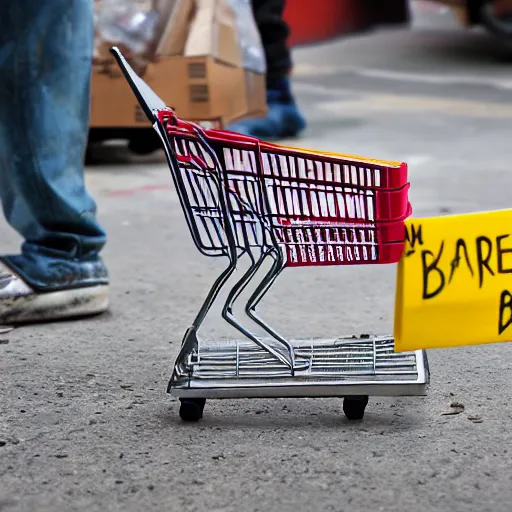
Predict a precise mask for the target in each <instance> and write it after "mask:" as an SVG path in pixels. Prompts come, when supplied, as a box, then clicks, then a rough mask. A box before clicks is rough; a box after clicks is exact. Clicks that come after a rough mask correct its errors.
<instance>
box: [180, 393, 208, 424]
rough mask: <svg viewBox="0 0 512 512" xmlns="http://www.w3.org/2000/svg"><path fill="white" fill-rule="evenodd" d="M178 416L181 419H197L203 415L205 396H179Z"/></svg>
mask: <svg viewBox="0 0 512 512" xmlns="http://www.w3.org/2000/svg"><path fill="white" fill-rule="evenodd" d="M180 402H181V406H180V418H181V419H182V420H183V421H190V422H192V421H199V420H200V419H201V418H202V417H203V409H204V404H205V403H206V398H180Z"/></svg>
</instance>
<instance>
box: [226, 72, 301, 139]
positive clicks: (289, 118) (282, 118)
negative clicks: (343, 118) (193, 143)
mask: <svg viewBox="0 0 512 512" xmlns="http://www.w3.org/2000/svg"><path fill="white" fill-rule="evenodd" d="M267 104H268V111H267V115H266V117H253V118H249V119H242V120H241V121H236V122H235V123H232V124H231V125H229V126H228V127H227V128H226V129H227V130H229V131H232V132H236V133H240V134H243V135H250V136H251V137H257V138H258V139H264V140H276V139H285V138H288V137H296V136H297V135H299V133H300V132H301V131H302V130H304V128H305V127H306V121H305V119H304V117H303V116H302V114H301V113H300V112H299V109H298V107H297V104H296V103H295V100H294V98H293V96H292V93H291V89H290V81H289V79H288V78H283V79H281V80H279V81H277V82H274V83H273V84H271V85H269V86H268V89H267Z"/></svg>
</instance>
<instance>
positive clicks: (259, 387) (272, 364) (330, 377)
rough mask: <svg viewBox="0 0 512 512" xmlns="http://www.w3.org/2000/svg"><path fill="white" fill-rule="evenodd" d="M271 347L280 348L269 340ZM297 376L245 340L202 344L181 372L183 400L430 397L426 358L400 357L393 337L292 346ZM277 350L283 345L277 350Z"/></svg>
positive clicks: (176, 383) (172, 387)
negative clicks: (361, 396)
mask: <svg viewBox="0 0 512 512" xmlns="http://www.w3.org/2000/svg"><path fill="white" fill-rule="evenodd" d="M265 341H266V342H267V343H269V344H272V343H275V342H273V341H271V340H268V341H267V340H265ZM291 343H292V345H293V348H294V351H295V356H296V362H297V366H299V369H296V370H295V372H294V374H292V373H291V371H290V369H289V368H287V367H286V366H285V365H284V364H282V363H281V362H280V361H278V360H277V359H276V358H274V357H272V355H270V354H269V353H268V352H266V351H265V350H263V349H261V348H259V347H258V346H256V345H254V344H253V343H251V342H250V341H245V340H221V341H210V342H205V341H201V342H200V343H199V344H198V346H197V348H196V349H195V350H194V351H193V352H192V353H191V354H189V356H188V357H187V358H186V361H184V363H183V364H182V365H179V366H178V367H177V368H176V369H175V373H174V375H173V379H172V380H171V382H170V384H169V392H170V393H171V394H172V395H174V396H176V397H180V398H270V397H274V398H279V397H280V398H284V397H344V396H354V395H371V396H417V395H424V394H425V393H426V387H427V385H428V383H429V370H428V361H427V357H426V354H425V353H424V352H423V351H421V350H419V351H416V352H404V353H395V352H394V341H393V338H392V337H390V336H372V337H363V338H338V339H334V340H294V341H291ZM275 347H276V349H277V348H278V347H277V344H275Z"/></svg>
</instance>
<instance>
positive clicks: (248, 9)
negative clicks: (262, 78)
mask: <svg viewBox="0 0 512 512" xmlns="http://www.w3.org/2000/svg"><path fill="white" fill-rule="evenodd" d="M229 5H230V7H231V9H233V12H234V13H235V16H236V24H237V30H238V43H239V45H240V51H241V54H242V62H243V67H244V68H245V69H247V70H249V71H254V72H255V73H265V72H266V70H267V65H266V61H265V53H264V51H263V45H262V43H261V37H260V33H259V30H258V27H257V25H256V21H255V20H254V16H253V12H252V5H251V0H229Z"/></svg>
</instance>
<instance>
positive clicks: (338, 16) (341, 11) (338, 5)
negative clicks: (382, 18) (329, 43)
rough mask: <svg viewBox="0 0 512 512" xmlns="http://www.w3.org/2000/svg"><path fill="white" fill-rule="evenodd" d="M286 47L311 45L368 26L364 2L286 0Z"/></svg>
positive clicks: (357, 0)
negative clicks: (288, 30)
mask: <svg viewBox="0 0 512 512" xmlns="http://www.w3.org/2000/svg"><path fill="white" fill-rule="evenodd" d="M284 16H285V19H286V21H287V22H288V24H289V25H290V29H291V34H290V40H289V44H290V46H294V45H297V44H304V43H312V42H315V41H322V40H326V39H331V38H333V37H336V36H338V35H340V34H343V33H346V32H353V31H355V30H358V29H362V28H365V27H366V26H367V25H368V21H369V20H368V13H367V9H366V5H365V1H364V0H286V8H285V14H284Z"/></svg>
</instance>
